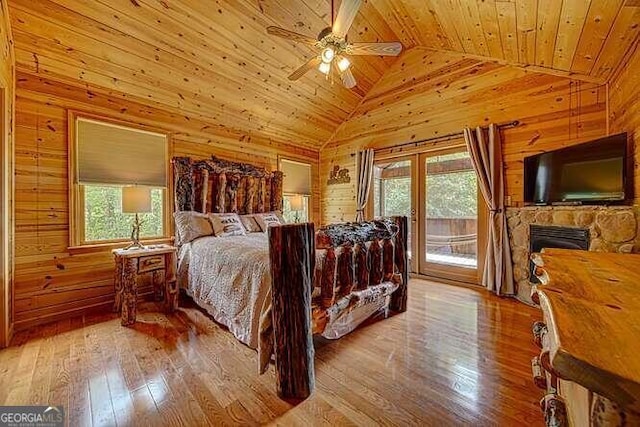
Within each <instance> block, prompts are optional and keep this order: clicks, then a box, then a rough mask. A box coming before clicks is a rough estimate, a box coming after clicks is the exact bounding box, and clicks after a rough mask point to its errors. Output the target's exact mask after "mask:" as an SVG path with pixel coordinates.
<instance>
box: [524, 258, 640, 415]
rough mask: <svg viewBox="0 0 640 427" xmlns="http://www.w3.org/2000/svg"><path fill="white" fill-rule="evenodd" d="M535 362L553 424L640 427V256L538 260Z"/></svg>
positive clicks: (535, 373)
mask: <svg viewBox="0 0 640 427" xmlns="http://www.w3.org/2000/svg"><path fill="white" fill-rule="evenodd" d="M532 259H533V261H534V263H535V264H536V276H537V277H538V278H539V279H540V281H541V282H542V284H540V285H538V286H536V287H534V289H533V291H532V298H533V300H534V301H535V302H537V303H539V304H540V307H541V308H542V313H543V316H544V321H542V322H536V323H535V324H534V326H533V334H534V340H535V342H536V344H537V345H538V346H539V347H540V348H541V353H540V355H539V356H536V357H535V358H534V359H533V360H532V371H533V376H534V381H535V383H536V384H537V385H538V386H539V387H540V388H543V389H544V390H545V392H546V394H545V396H544V397H543V398H542V400H541V401H540V405H541V407H542V410H543V412H544V413H545V421H546V424H547V425H548V426H563V425H570V426H576V427H578V426H579V427H582V426H589V425H595V426H617V425H626V426H640V255H629V254H612V253H600V252H587V251H578V250H566V249H548V250H544V251H543V252H542V253H540V254H533V255H532Z"/></svg>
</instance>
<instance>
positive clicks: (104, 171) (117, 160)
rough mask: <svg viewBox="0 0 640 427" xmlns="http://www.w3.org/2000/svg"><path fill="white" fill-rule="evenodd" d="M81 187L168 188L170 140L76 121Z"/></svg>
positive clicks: (77, 160)
mask: <svg viewBox="0 0 640 427" xmlns="http://www.w3.org/2000/svg"><path fill="white" fill-rule="evenodd" d="M76 168H77V169H76V172H77V173H76V181H77V183H79V184H114V185H131V184H137V185H147V186H152V187H166V185H167V176H166V171H167V136H166V135H163V134H159V133H153V132H148V131H144V130H140V129H135V128H130V127H125V126H119V125H114V124H111V123H105V122H99V121H94V120H89V119H84V118H77V119H76Z"/></svg>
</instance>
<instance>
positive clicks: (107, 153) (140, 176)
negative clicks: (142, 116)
mask: <svg viewBox="0 0 640 427" xmlns="http://www.w3.org/2000/svg"><path fill="white" fill-rule="evenodd" d="M73 123H74V127H73V133H74V134H73V140H74V146H73V148H74V149H73V151H72V153H71V156H70V160H71V162H72V164H71V168H70V169H71V174H70V175H71V179H72V182H71V188H72V203H71V221H72V225H71V229H72V232H71V244H72V245H73V246H76V245H83V244H95V243H106V242H117V241H123V240H128V239H129V238H130V237H131V229H132V221H133V217H134V215H133V214H131V213H123V212H122V188H123V187H126V186H132V185H137V186H144V187H148V188H149V191H150V193H151V211H150V212H144V213H143V212H141V213H140V214H139V216H140V219H141V221H142V226H141V228H140V237H141V238H146V239H151V238H162V237H166V236H167V234H168V230H167V227H166V224H167V222H168V221H167V218H166V216H167V211H168V209H167V207H166V199H167V197H166V189H165V188H166V185H167V166H168V152H167V151H168V137H167V135H166V134H163V133H159V132H150V131H148V130H143V129H137V128H133V127H128V126H123V125H119V124H114V123H112V122H107V121H101V120H99V119H93V118H86V117H81V116H75V117H74V120H73Z"/></svg>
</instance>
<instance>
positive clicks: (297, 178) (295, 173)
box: [280, 159, 311, 196]
mask: <svg viewBox="0 0 640 427" xmlns="http://www.w3.org/2000/svg"><path fill="white" fill-rule="evenodd" d="M280 171H282V173H283V174H284V177H283V179H282V192H283V193H285V194H304V195H307V196H309V195H311V165H309V164H307V163H299V162H294V161H291V160H285V159H281V160H280Z"/></svg>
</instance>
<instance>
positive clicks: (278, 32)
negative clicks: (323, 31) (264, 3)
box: [267, 26, 318, 46]
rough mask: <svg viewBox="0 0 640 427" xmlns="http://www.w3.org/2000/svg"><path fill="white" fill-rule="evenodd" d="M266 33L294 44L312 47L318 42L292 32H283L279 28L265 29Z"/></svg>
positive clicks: (283, 30) (282, 29)
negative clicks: (294, 42) (298, 43)
mask: <svg viewBox="0 0 640 427" xmlns="http://www.w3.org/2000/svg"><path fill="white" fill-rule="evenodd" d="M267 33H269V34H271V35H272V36H278V37H282V38H283V39H287V40H293V41H296V42H300V43H304V44H308V45H311V46H314V45H315V44H316V43H318V41H317V40H316V39H314V38H313V37H309V36H305V35H304V34H300V33H296V32H294V31H289V30H285V29H284V28H280V27H273V26H272V27H267Z"/></svg>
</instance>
